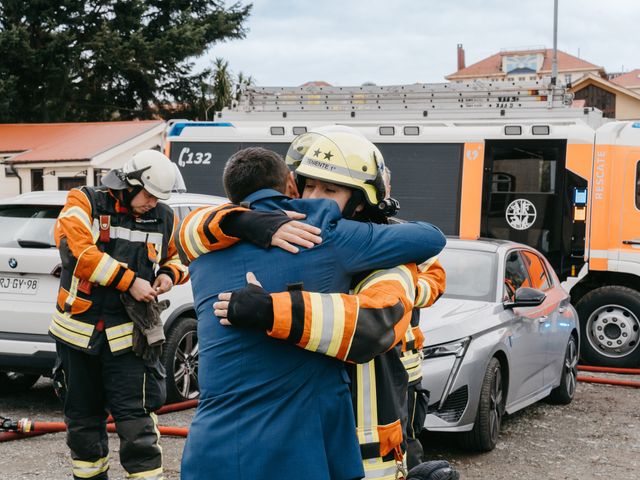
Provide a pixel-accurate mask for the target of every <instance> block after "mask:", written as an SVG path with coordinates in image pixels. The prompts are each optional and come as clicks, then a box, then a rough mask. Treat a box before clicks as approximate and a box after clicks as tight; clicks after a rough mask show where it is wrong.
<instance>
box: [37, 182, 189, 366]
mask: <svg viewBox="0 0 640 480" xmlns="http://www.w3.org/2000/svg"><path fill="white" fill-rule="evenodd" d="M177 225H178V221H177V217H176V216H175V214H174V213H173V210H171V208H170V207H169V206H168V205H166V204H163V203H158V204H157V206H156V207H155V208H154V209H152V210H150V211H149V212H147V213H145V214H143V215H141V216H133V215H132V214H131V213H129V211H128V210H127V209H126V208H124V207H123V206H121V205H120V202H119V200H118V199H117V198H116V197H115V196H114V194H113V192H111V191H110V190H109V189H107V188H105V187H81V188H75V189H73V190H71V191H70V192H69V195H68V197H67V202H66V204H65V206H64V208H63V209H62V211H61V212H60V215H59V216H58V220H57V222H56V226H55V232H54V238H55V241H56V245H57V246H58V248H59V250H60V258H61V260H62V271H61V274H60V290H59V292H58V298H57V304H56V310H55V312H54V314H53V318H52V321H51V324H50V326H49V334H50V335H51V336H53V337H54V338H55V339H56V340H57V341H60V342H63V343H65V344H67V345H69V346H71V347H74V348H76V349H79V350H82V351H85V352H87V353H97V352H98V350H99V348H100V345H101V343H102V341H103V337H102V335H101V332H102V331H104V333H105V337H106V341H107V343H108V345H109V348H110V350H111V352H112V353H113V354H115V355H118V354H122V353H125V352H128V351H130V350H131V348H132V344H133V323H132V322H131V321H130V319H129V317H128V316H127V315H126V313H125V311H124V307H123V305H122V302H121V300H120V294H121V292H126V291H127V290H128V289H129V287H130V286H131V285H132V284H133V282H134V281H135V279H136V277H140V278H143V279H145V280H148V281H149V282H153V280H154V279H155V277H156V275H157V274H160V273H165V274H167V275H169V276H170V277H171V279H172V280H173V283H174V285H177V284H180V283H184V282H186V281H187V279H188V271H187V268H186V267H185V266H184V265H183V264H182V263H181V262H180V259H179V258H178V252H177V250H176V247H175V243H174V239H173V236H174V232H175V230H176V228H177Z"/></svg>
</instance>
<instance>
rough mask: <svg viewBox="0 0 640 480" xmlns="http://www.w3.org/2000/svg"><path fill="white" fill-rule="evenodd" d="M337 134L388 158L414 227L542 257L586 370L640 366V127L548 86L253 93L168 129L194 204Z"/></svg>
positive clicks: (426, 86)
mask: <svg viewBox="0 0 640 480" xmlns="http://www.w3.org/2000/svg"><path fill="white" fill-rule="evenodd" d="M329 124H340V125H348V126H351V127H353V128H356V129H357V130H359V131H360V132H362V134H364V135H365V136H366V137H367V138H368V139H369V140H371V141H372V142H374V143H375V144H376V145H377V146H378V148H379V149H380V151H381V152H382V154H383V155H384V158H385V162H386V164H387V165H388V166H389V168H390V169H391V171H392V177H393V182H392V183H393V196H394V197H395V198H397V199H398V200H399V201H400V204H401V207H402V208H401V215H400V216H401V217H402V218H404V219H406V220H426V221H429V222H432V223H434V224H436V225H438V226H439V227H440V228H441V229H442V230H443V231H444V232H445V234H447V235H453V236H459V237H461V238H479V237H489V238H502V239H509V240H513V241H517V242H521V243H525V244H527V245H530V246H532V247H534V248H536V249H538V250H539V251H541V252H542V253H544V255H545V256H546V257H547V258H548V259H549V261H550V262H551V264H552V265H553V267H554V269H555V270H556V273H557V274H558V275H559V277H560V278H561V279H562V280H563V281H564V282H563V284H564V285H565V288H567V290H569V291H570V293H571V298H572V302H573V304H574V305H575V307H576V309H577V311H578V312H579V315H580V322H581V330H582V331H581V334H582V342H581V344H582V346H581V354H582V357H583V360H584V361H586V362H588V363H593V364H600V365H609V366H622V367H629V366H637V365H638V363H640V348H639V347H638V342H639V340H640V121H639V122H621V121H610V120H607V119H604V118H603V117H602V114H601V112H599V111H598V110H595V109H592V108H576V107H574V106H572V95H571V94H570V93H568V91H567V90H566V88H565V87H563V86H561V85H554V84H551V83H549V82H545V81H538V82H532V83H527V84H518V83H510V82H495V83H491V82H484V83H483V82H473V83H466V84H414V85H399V86H384V87H380V86H362V87H262V88H256V87H253V88H251V89H248V90H247V91H245V93H244V95H243V96H242V98H241V100H240V101H239V102H238V103H237V104H236V105H234V106H233V107H232V108H230V109H225V110H223V111H222V112H219V113H217V114H216V118H215V120H214V121H212V122H184V121H177V122H174V123H172V124H170V126H169V129H168V133H167V141H166V147H165V148H166V151H167V154H168V155H169V157H170V158H171V159H172V161H173V162H175V163H176V164H177V165H178V167H179V169H180V170H181V173H182V175H183V177H184V179H185V181H186V183H187V186H188V188H189V189H190V190H191V191H194V192H199V193H207V194H216V195H224V189H223V186H222V180H221V176H222V175H221V174H222V170H223V167H224V164H225V162H226V160H227V159H228V158H229V156H230V155H232V154H233V153H234V152H236V151H237V150H239V149H241V148H245V147H249V146H263V147H266V148H270V149H272V150H275V151H277V152H279V153H281V154H284V153H285V152H286V150H287V148H288V145H289V144H290V143H291V141H292V140H293V138H294V137H295V136H296V135H299V134H301V133H304V132H306V131H309V130H311V129H313V128H315V127H319V126H323V125H329Z"/></svg>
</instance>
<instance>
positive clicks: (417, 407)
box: [405, 381, 429, 470]
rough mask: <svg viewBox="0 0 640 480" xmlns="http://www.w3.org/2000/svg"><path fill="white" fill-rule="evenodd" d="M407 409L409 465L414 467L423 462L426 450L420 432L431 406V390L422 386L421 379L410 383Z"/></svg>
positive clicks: (410, 467)
mask: <svg viewBox="0 0 640 480" xmlns="http://www.w3.org/2000/svg"><path fill="white" fill-rule="evenodd" d="M407 400H408V402H407V407H408V408H407V410H408V413H409V418H408V421H407V434H406V436H405V438H406V440H407V467H408V468H409V470H411V469H412V468H413V467H415V466H417V465H419V464H420V463H422V462H423V455H424V451H423V449H422V444H421V443H420V438H419V437H420V433H421V432H422V430H423V429H424V421H425V419H426V418H427V407H428V406H429V392H428V391H427V390H425V389H424V388H422V385H421V383H420V381H417V382H414V383H412V384H411V385H409V395H408V399H407Z"/></svg>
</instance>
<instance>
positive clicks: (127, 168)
mask: <svg viewBox="0 0 640 480" xmlns="http://www.w3.org/2000/svg"><path fill="white" fill-rule="evenodd" d="M175 182H176V170H175V168H174V166H173V163H172V162H171V160H169V159H168V158H167V156H166V155H164V154H162V153H160V152H158V151H157V150H143V151H141V152H138V153H136V154H135V155H134V156H133V157H131V159H130V160H129V161H128V162H127V163H126V164H125V165H124V167H122V169H115V170H111V171H110V172H109V173H107V174H106V175H105V176H104V177H103V178H102V184H103V185H105V186H106V187H108V188H111V189H113V190H124V189H125V188H127V187H135V186H140V187H142V188H144V189H145V190H146V191H147V192H149V193H150V194H151V195H153V196H154V197H157V198H159V199H160V200H167V199H168V198H169V197H170V196H171V190H172V188H173V186H174V184H175Z"/></svg>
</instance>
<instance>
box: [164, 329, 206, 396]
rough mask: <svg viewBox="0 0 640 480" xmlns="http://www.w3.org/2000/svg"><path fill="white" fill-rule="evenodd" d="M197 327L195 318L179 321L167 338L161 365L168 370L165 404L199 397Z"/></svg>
mask: <svg viewBox="0 0 640 480" xmlns="http://www.w3.org/2000/svg"><path fill="white" fill-rule="evenodd" d="M197 326H198V322H197V320H196V319H195V318H191V317H182V318H178V319H177V320H176V321H175V322H174V323H173V325H172V326H171V329H170V330H169V333H168V335H167V340H166V342H165V344H164V349H163V353H162V363H163V364H164V366H165V368H166V370H167V401H168V402H181V401H184V400H192V399H194V398H198V396H199V395H200V385H199V384H198V352H199V349H198V331H197Z"/></svg>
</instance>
